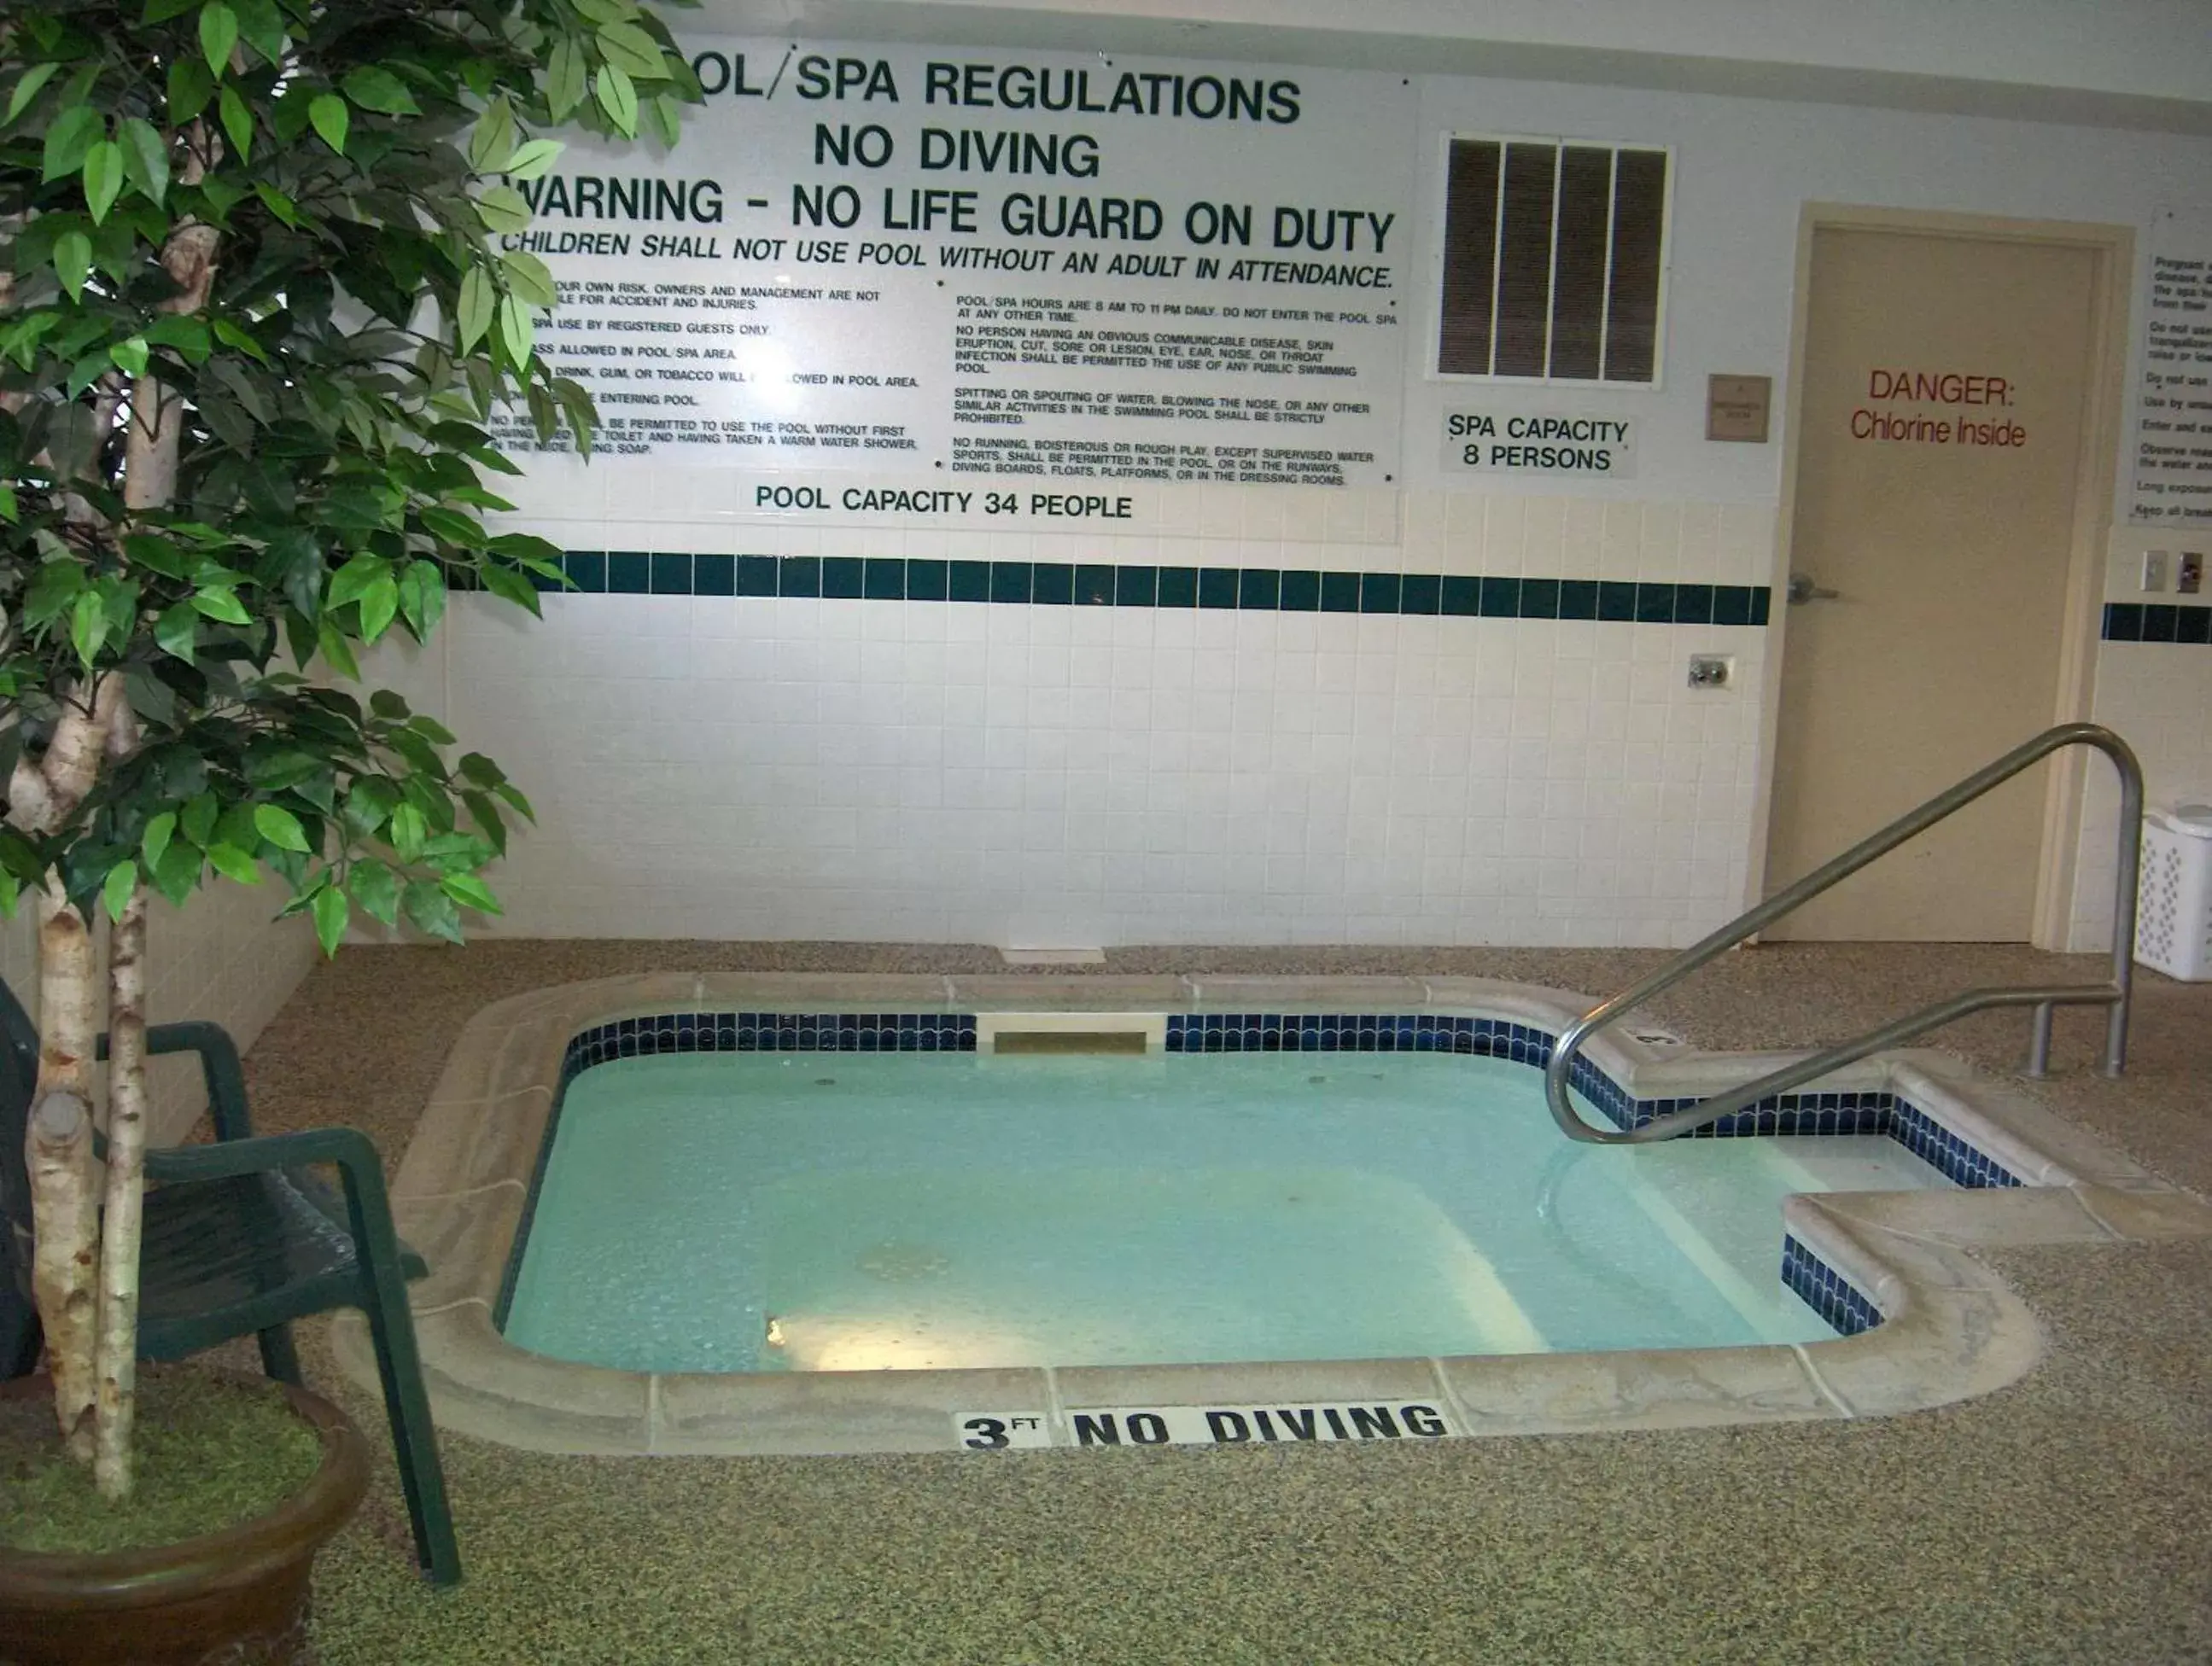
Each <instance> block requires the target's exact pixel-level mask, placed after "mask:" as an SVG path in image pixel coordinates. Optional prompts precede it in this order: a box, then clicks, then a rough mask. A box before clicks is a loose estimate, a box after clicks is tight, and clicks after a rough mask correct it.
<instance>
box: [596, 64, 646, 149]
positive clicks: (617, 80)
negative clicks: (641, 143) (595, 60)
mask: <svg viewBox="0 0 2212 1666" xmlns="http://www.w3.org/2000/svg"><path fill="white" fill-rule="evenodd" d="M592 90H593V91H594V92H595V93H597V94H599V108H600V109H602V110H604V111H605V112H607V119H608V120H609V121H611V122H612V123H613V124H615V130H616V131H617V133H620V134H621V135H622V136H623V137H624V138H625V139H635V137H636V136H637V88H635V87H633V86H631V85H630V79H629V76H626V75H624V74H623V72H622V70H620V69H618V68H617V66H615V65H614V64H601V65H600V66H599V74H598V75H597V76H593V77H592Z"/></svg>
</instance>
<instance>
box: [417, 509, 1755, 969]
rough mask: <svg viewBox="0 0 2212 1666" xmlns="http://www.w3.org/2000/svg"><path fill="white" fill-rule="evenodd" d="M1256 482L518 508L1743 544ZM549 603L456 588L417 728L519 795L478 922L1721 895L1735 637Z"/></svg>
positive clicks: (716, 537) (1734, 847)
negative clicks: (971, 504)
mask: <svg viewBox="0 0 2212 1666" xmlns="http://www.w3.org/2000/svg"><path fill="white" fill-rule="evenodd" d="M1286 495H1293V496H1304V495H1305V494H1284V493H1282V492H1281V491H1279V490H1273V491H1269V490H1265V489H1261V490H1247V489H1243V488H1215V487H1209V488H1203V489H1202V491H1200V490H1193V489H1188V488H1184V489H1181V490H1174V489H1169V490H1161V489H1155V490H1154V491H1153V492H1152V494H1150V495H1149V496H1148V498H1147V500H1146V525H1147V527H1148V528H1149V529H1151V530H1145V531H1142V532H1130V533H1126V534H1119V535H1107V536H1097V535H1092V536H1079V535H1070V534H1061V533H1045V534H1036V533H1028V534H1024V533H1010V532H1003V531H995V530H990V531H981V532H979V531H977V530H975V529H973V528H970V527H968V526H965V525H948V526H936V525H930V524H922V525H918V526H916V527H915V528H912V529H910V530H897V531H894V532H888V533H887V532H883V531H874V530H866V529H862V528H854V527H838V526H829V527H805V526H795V525H791V524H787V523H769V524H760V523H758V522H755V523H752V524H731V523H727V522H724V523H720V524H718V523H716V522H709V521H702V520H699V519H696V518H695V519H691V520H684V521H673V520H671V521H664V522H660V523H658V524H653V525H652V526H650V528H649V529H642V530H641V528H640V527H638V526H637V525H636V524H633V523H632V522H630V521H629V520H627V519H625V520H624V521H623V523H621V524H610V523H609V522H608V521H607V520H605V519H604V518H574V519H566V518H556V517H553V516H549V515H547V514H546V513H545V508H546V503H545V501H544V500H533V503H532V507H533V509H534V510H535V511H536V512H535V513H534V514H533V515H532V518H531V521H530V523H529V524H530V525H531V528H532V530H536V531H538V532H540V533H543V534H544V535H545V536H550V537H552V538H554V539H555V540H556V541H557V542H563V543H565V544H568V545H570V546H572V547H576V548H602V547H608V546H611V547H615V548H624V547H629V548H635V547H639V546H640V545H641V544H642V545H645V546H647V547H651V548H661V549H682V548H690V549H694V550H735V551H742V552H743V553H747V554H904V555H907V556H909V557H917V556H945V555H947V554H953V555H963V556H967V555H974V556H992V557H997V558H1000V559H1024V558H1032V559H1037V560H1061V561H1085V560H1089V561H1109V562H1113V563H1116V564H1130V563H1154V562H1157V563H1164V564H1185V565H1201V566H1267V567H1322V568H1334V569H1339V570H1345V569H1364V570H1377V569H1381V570H1399V569H1403V570H1406V571H1412V572H1448V573H1476V572H1482V573H1492V574H1499V575H1526V576H1535V577H1544V576H1575V577H1596V576H1605V577H1618V578H1622V579H1655V580H1657V579H1664V580H1685V581H1694V582H1709V583H1727V584H1760V583H1765V582H1766V580H1767V578H1768V568H1769V566H1770V562H1771V552H1770V549H1769V546H1768V542H1767V540H1768V532H1769V528H1770V526H1771V518H1772V515H1771V509H1769V508H1767V507H1765V506H1756V505H1754V506H1736V505H1718V504H1678V503H1671V502H1656V503H1650V504H1638V503H1626V504H1624V503H1621V502H1618V501H1614V502H1609V503H1597V502H1591V501H1583V500H1564V499H1545V498H1534V499H1529V498H1517V497H1498V498H1485V497H1481V496H1476V495H1462V494H1450V495H1447V494H1419V493H1414V494H1405V496H1404V498H1403V499H1402V500H1401V499H1400V498H1398V497H1397V496H1396V495H1395V494H1387V493H1384V494H1316V495H1317V496H1318V497H1319V498H1320V500H1321V501H1320V502H1319V503H1316V504H1314V505H1304V504H1299V505H1291V506H1288V507H1287V508H1286V507H1285V502H1284V500H1285V496H1286ZM1370 498H1371V499H1373V500H1375V501H1373V502H1370V501H1368V500H1369V499H1370ZM694 501H696V499H694ZM1340 505H1341V506H1340ZM563 506H566V505H565V503H564V504H563ZM1316 508H1319V509H1322V511H1323V512H1322V513H1320V514H1318V515H1316V514H1314V513H1311V512H1310V511H1311V510H1313V509H1316ZM1401 526H1402V528H1403V536H1402V542H1401V536H1400V532H1399V529H1400V528H1401ZM1316 535H1318V536H1316ZM545 612H546V617H545V619H544V621H543V623H534V622H533V621H530V620H529V619H527V618H526V617H525V616H523V615H520V613H518V612H517V611H515V610H514V609H509V608H505V607H502V606H501V605H500V604H498V603H492V602H489V601H487V600H484V599H483V598H465V599H463V600H462V601H461V602H460V603H459V605H457V607H456V608H455V610H454V613H453V619H452V625H451V634H450V636H449V638H448V639H447V641H446V642H445V645H444V647H443V653H442V675H443V680H444V688H443V700H444V705H443V706H442V713H443V716H444V718H445V720H446V721H447V724H449V725H450V726H452V727H453V729H454V730H456V731H457V732H458V733H459V734H460V735H461V736H462V737H463V739H464V741H465V742H466V743H467V744H469V745H470V746H472V747H475V748H479V749H481V750H483V751H486V752H489V753H490V754H492V755H493V756H495V757H496V758H498V759H499V760H501V763H502V764H503V765H505V766H507V769H508V770H509V771H510V772H512V773H513V775H514V776H515V777H516V778H517V779H518V780H519V781H520V784H521V785H523V786H524V788H525V790H526V791H528V792H529V793H530V794H531V795H532V797H533V799H534V800H535V802H536V803H537V804H538V809H539V812H540V825H539V827H538V828H537V829H536V830H535V831H534V832H533V833H530V834H529V835H527V836H526V837H524V838H521V839H518V840H517V841H516V844H515V846H514V849H513V854H512V856H511V857H510V859H509V861H508V862H507V864H506V865H505V868H504V869H503V871H502V872H501V874H500V875H499V876H498V881H497V882H498V886H499V888H500V891H501V895H502V897H503V898H504V899H505V900H506V902H507V910H508V912H507V917H506V918H505V919H504V920H503V921H501V922H500V923H498V924H497V925H496V927H495V929H496V930H501V931H504V932H508V933H513V934H516V935H522V936H708V937H817V938H833V939H835V938H847V939H849V938H878V939H895V940H908V941H916V940H945V939H951V940H966V941H981V942H995V943H1000V944H1004V945H1008V946H1026V947H1073V946H1082V945H1090V944H1104V943H1126V942H1447V943H1524V944H1534V943H1583V944H1613V943H1639V944H1640V943H1662V944H1679V943H1683V942H1691V941H1693V940H1694V939H1695V938H1696V937H1697V936H1700V935H1702V934H1703V933H1704V932H1705V931H1706V930H1710V929H1711V927H1712V926H1713V925H1714V924H1717V922H1718V921H1720V920H1722V919H1723V918H1727V917H1728V915H1729V914H1730V913H1732V912H1735V909H1736V908H1737V907H1738V906H1740V899H1741V892H1742V888H1743V884H1744V854H1745V851H1746V847H1747V840H1748V836H1749V826H1750V814H1751V804H1752V797H1753V783H1754V781H1755V779H1756V778H1757V774H1758V769H1759V760H1758V756H1757V738H1758V712H1759V698H1760V690H1761V686H1762V675H1763V638H1764V634H1765V633H1763V632H1761V631H1759V630H1756V629H1750V628H1744V627H1699V626H1671V625H1667V626H1662V625H1640V624H1626V623H1598V622H1593V621H1508V620H1495V619H1463V618H1413V617H1402V616H1396V615H1341V614H1265V613H1248V612H1226V611H1225V612H1211V611H1185V610H1155V609H1108V608H1099V609H1090V608H1059V607H1053V608H1026V607H1006V606H1000V605H988V606H983V605H976V604H972V603H967V604H962V603H903V602H901V603H892V602H870V601H857V600H818V599H783V598H779V599H773V600H770V599H759V598H704V597H702V598H692V597H636V596H590V597H580V596H557V597H548V598H547V601H546V609H545ZM1699 651H1720V652H1725V653H1729V654H1733V655H1734V656H1735V658H1736V676H1735V682H1734V684H1733V686H1732V687H1731V688H1729V689H1727V690H1725V691H1722V692H1717V693H1706V692H1692V691H1691V690H1690V689H1689V688H1687V687H1686V667H1687V661H1688V657H1689V656H1690V654H1691V653H1692V652H1699ZM408 675H410V676H411V677H413V678H415V679H416V684H417V685H418V686H419V685H421V684H422V682H423V680H424V672H423V670H422V668H421V667H420V666H416V667H413V668H410V669H409V672H408ZM416 697H417V698H424V699H428V696H424V695H422V694H419V693H418V694H417V696H416ZM433 709H440V708H438V707H435V706H434V707H433Z"/></svg>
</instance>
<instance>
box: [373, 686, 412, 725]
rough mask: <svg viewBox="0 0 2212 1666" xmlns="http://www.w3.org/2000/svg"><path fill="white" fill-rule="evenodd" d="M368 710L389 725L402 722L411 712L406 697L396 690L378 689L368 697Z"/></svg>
mask: <svg viewBox="0 0 2212 1666" xmlns="http://www.w3.org/2000/svg"><path fill="white" fill-rule="evenodd" d="M368 709H369V710H370V711H372V712H375V713H376V715H377V716H378V717H380V718H384V719H385V720H386V722H389V723H400V722H404V720H405V719H406V718H407V716H408V715H409V712H410V711H411V709H412V708H411V707H410V706H408V704H407V696H406V695H404V694H401V693H400V692H399V691H398V689H396V688H379V689H378V690H376V691H375V693H374V694H371V695H370V696H369V697H368Z"/></svg>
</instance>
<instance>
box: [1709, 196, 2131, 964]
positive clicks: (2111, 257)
mask: <svg viewBox="0 0 2212 1666" xmlns="http://www.w3.org/2000/svg"><path fill="white" fill-rule="evenodd" d="M1820 231H1859V232H1887V233H1893V234H1900V235H1905V236H1920V237H1940V238H1942V239H1947V240H1952V241H1956V240H1961V239H1963V240H1966V241H1972V242H1987V243H2031V244H2043V245H2057V246H2060V247H2064V248H2075V249H2087V250H2088V251H2090V252H2091V254H2092V255H2093V256H2094V257H2095V269H2094V277H2093V285H2094V288H2093V297H2092V300H2091V303H2090V318H2089V333H2090V353H2091V362H2090V365H2089V367H2088V372H2087V376H2086V377H2085V378H2084V384H2083V386H2084V400H2085V409H2083V411H2082V413H2081V450H2080V454H2079V455H2078V456H2077V457H2075V479H2074V526H2073V530H2072V535H2071V537H2070V540H2069V543H2070V548H2069V553H2068V556H2067V566H2066V598H2065V609H2064V615H2063V618H2064V622H2063V625H2062V626H2061V627H2060V634H2059V651H2058V694H2057V703H2056V706H2055V709H2054V710H2053V711H2052V712H2051V723H2053V724H2060V723H2069V722H2074V721H2077V720H2080V719H2084V718H2087V717H2088V716H2089V712H2090V703H2091V700H2092V698H2093V695H2094V693H2095V678H2096V665H2097V644H2098V640H2099V639H2100V635H2101V633H2102V632H2101V627H2102V621H2103V617H2104V597H2105V569H2106V543H2107V542H2108V539H2109V536H2110V529H2111V527H2112V509H2113V494H2114V493H2115V492H2116V490H2117V489H2118V469H2119V448H2120V438H2121V421H2122V415H2123V403H2124V399H2125V397H2126V390H2127V369H2128V356H2129V355H2128V340H2129V337H2128V302H2129V297H2130V294H2131V293H2132V285H2133V282H2134V274H2135V243H2136V233H2135V228H2134V227H2131V226H2114V225H2100V224H2093V223H2089V222H2085V221H2065V220H2011V219H2004V218H2000V217H1997V216H1995V215H1973V214H1954V213H1950V212H1947V211H1936V210H1925V209H1888V208H1875V207H1869V206H1867V205H1863V204H1857V203H1806V204H1805V205H1804V207H1803V209H1802V210H1801V211H1800V213H1799V215H1798V221H1797V271H1796V292H1795V294H1794V295H1793V297H1792V299H1791V302H1790V371H1789V375H1790V381H1789V405H1788V414H1787V416H1786V418H1785V420H1784V425H1783V448H1782V500H1781V502H1780V504H1779V505H1778V506H1777V508H1776V511H1775V513H1776V517H1777V520H1776V524H1775V536H1774V541H1773V542H1774V566H1773V571H1772V572H1771V574H1770V575H1769V583H1770V584H1771V585H1772V586H1773V595H1774V598H1775V599H1774V603H1773V609H1772V614H1771V621H1770V623H1769V625H1768V627H1767V639H1766V661H1765V674H1764V683H1765V686H1764V688H1762V690H1761V694H1760V709H1759V756H1760V759H1761V760H1762V761H1761V764H1760V767H1759V778H1758V785H1757V790H1756V791H1755V793H1754V795H1753V801H1752V815H1751V849H1750V851H1748V852H1747V860H1746V862H1745V863H1744V898H1743V906H1745V907H1746V908H1747V909H1748V908H1752V907H1755V906H1758V904H1759V903H1760V902H1761V901H1763V900H1765V892H1766V857H1767V839H1768V835H1769V832H1770V821H1771V815H1772V811H1773V804H1774V778H1775V773H1776V770H1777V767H1778V764H1779V761H1780V760H1779V759H1778V757H1777V755H1776V750H1775V748H1776V738H1777V735H1778V728H1779V724H1780V720H1781V713H1782V675H1783V670H1784V665H1785V664H1786V663H1787V657H1788V654H1789V651H1790V642H1789V636H1790V632H1789V622H1788V621H1789V617H1790V609H1789V606H1788V604H1787V603H1786V602H1785V601H1784V599H1783V597H1784V591H1785V589H1786V587H1787V585H1789V582H1790V553H1791V552H1790V546H1791V542H1792V540H1793V538H1794V537H1795V535H1796V514H1797V470H1798V437H1799V435H1800V434H1801V433H1802V432H1803V428H1804V420H1803V419H1804V389H1805V374H1804V372H1805V335H1806V329H1807V325H1808V321H1809V318H1810V315H1811V310H1812V291H1813V239H1814V233H1816V232H1820ZM2021 739H2022V740H2026V739H2027V736H2025V735H2023V736H2021ZM2087 762H2088V760H2087V758H2085V757H2084V756H2083V754H2082V753H2081V749H2080V748H2068V749H2067V750H2065V751H2063V752H2061V753H2058V754H2056V755H2054V756H2053V758H2052V759H2051V777H2050V784H2049V787H2048V790H2047V791H2046V792H2045V795H2044V804H2043V839H2042V856H2041V857H2040V858H2039V861H2038V863H2037V864H2036V880H2035V907H2034V912H2033V916H2032V918H2031V922H2030V925H2029V942H2031V943H2032V944H2033V946H2034V947H2035V948H2047V949H2063V948H2066V947H2067V939H2068V936H2069V931H2070V928H2071V924H2072V918H2073V906H2074V888H2075V887H2074V879H2075V857H2076V855H2077V847H2078V846H2079V845H2080V842H2081V795H2082V785H2083V782H2084V780H2085V778H2086V775H2085V770H2086V766H2087Z"/></svg>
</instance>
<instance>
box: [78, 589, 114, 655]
mask: <svg viewBox="0 0 2212 1666" xmlns="http://www.w3.org/2000/svg"><path fill="white" fill-rule="evenodd" d="M106 639H107V604H106V603H105V602H103V601H102V600H101V599H100V592H99V591H94V590H88V591H84V592H82V594H81V595H79V596H78V597H77V598H76V606H75V607H74V608H72V609H70V646H71V647H73V648H75V649H76V657H78V658H79V659H80V660H82V661H83V662H84V663H85V665H86V667H87V668H88V669H89V668H90V666H91V664H92V662H93V660H94V658H95V657H97V656H98V654H99V652H100V644H101V643H103V642H105V641H106Z"/></svg>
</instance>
